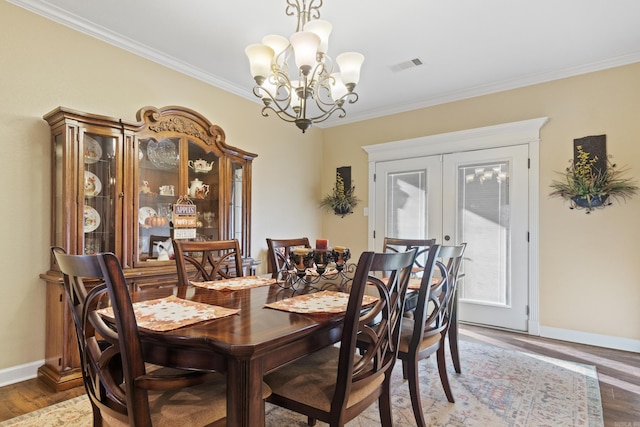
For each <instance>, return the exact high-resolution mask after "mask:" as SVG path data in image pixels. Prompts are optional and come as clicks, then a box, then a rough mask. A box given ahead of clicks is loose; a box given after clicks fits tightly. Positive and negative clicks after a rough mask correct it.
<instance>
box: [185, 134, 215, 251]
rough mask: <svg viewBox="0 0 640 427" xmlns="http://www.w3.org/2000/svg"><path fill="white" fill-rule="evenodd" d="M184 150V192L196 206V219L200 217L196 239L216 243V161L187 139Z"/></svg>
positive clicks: (212, 155)
mask: <svg viewBox="0 0 640 427" xmlns="http://www.w3.org/2000/svg"><path fill="white" fill-rule="evenodd" d="M188 151H189V159H188V170H189V178H188V180H189V183H188V186H187V193H188V195H189V198H190V199H191V200H192V201H193V202H194V203H195V204H196V206H197V212H198V218H201V221H200V222H199V223H198V228H197V230H196V240H200V241H204V240H219V239H220V230H219V227H218V223H219V219H220V206H219V191H218V189H219V185H220V158H219V157H218V156H216V155H215V154H214V153H212V152H210V151H205V150H204V149H203V148H202V146H200V145H199V144H197V143H196V142H195V141H192V140H189V144H188Z"/></svg>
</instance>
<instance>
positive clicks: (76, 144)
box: [38, 106, 257, 390]
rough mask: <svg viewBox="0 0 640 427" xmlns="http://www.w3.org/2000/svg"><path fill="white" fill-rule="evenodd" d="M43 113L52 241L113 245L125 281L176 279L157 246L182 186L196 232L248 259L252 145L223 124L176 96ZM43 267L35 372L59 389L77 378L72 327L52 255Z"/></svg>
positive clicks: (101, 247) (78, 248) (83, 250)
mask: <svg viewBox="0 0 640 427" xmlns="http://www.w3.org/2000/svg"><path fill="white" fill-rule="evenodd" d="M44 120H45V121H47V123H48V124H49V126H50V128H51V141H52V144H51V148H52V151H51V153H52V168H51V170H52V174H53V176H52V178H53V179H52V187H51V203H52V212H53V215H52V218H51V244H52V246H60V247H62V248H64V249H65V250H66V251H67V252H68V253H72V254H91V253H97V252H113V253H114V254H115V255H116V256H117V257H118V259H119V260H120V262H121V264H122V266H123V269H124V271H125V276H126V277H127V280H128V282H129V285H130V286H131V287H132V288H134V287H136V288H137V287H143V286H162V285H167V284H174V283H175V281H176V280H177V276H176V266H175V262H174V261H173V260H172V259H169V260H168V261H167V260H162V258H160V260H159V257H158V254H159V252H161V251H162V249H165V250H167V251H169V250H171V248H170V247H171V245H170V240H168V239H170V238H171V237H172V236H173V231H174V230H173V229H172V228H171V227H170V219H171V207H172V205H173V203H175V202H176V201H177V200H178V198H179V197H181V196H187V197H188V198H189V199H191V200H192V202H193V203H194V204H195V205H196V206H197V212H198V223H197V228H196V240H211V239H214V240H222V239H233V238H237V239H238V240H239V242H240V246H241V249H242V254H243V257H246V258H249V259H250V256H251V246H250V242H251V165H252V161H253V159H254V158H256V157H257V155H256V154H253V153H250V152H247V151H244V150H242V149H240V148H237V147H233V146H230V145H228V144H227V142H226V135H225V132H224V130H223V129H222V128H221V127H220V126H218V125H215V124H212V123H211V122H210V121H209V120H207V119H206V118H205V117H203V116H202V115H201V114H199V113H197V112H195V111H193V110H190V109H188V108H183V107H177V106H168V107H163V108H155V107H143V108H141V109H140V110H139V111H138V112H137V114H136V120H137V122H129V121H125V120H122V119H119V118H113V117H107V116H101V115H97V114H89V113H84V112H80V111H76V110H72V109H69V108H65V107H59V108H56V109H55V110H53V111H51V112H50V113H48V114H46V115H45V116H44ZM203 165H204V166H203ZM156 217H160V218H159V219H157V218H156ZM163 217H165V218H166V219H167V220H164V219H162V218H163ZM149 218H154V219H153V220H151V219H149ZM164 238H166V239H167V241H168V243H166V244H165V243H164V242H165V241H164V240H163V239H164ZM43 250H46V248H43ZM245 264H246V263H245ZM251 264H252V262H251V261H250V262H249V263H248V265H251ZM41 277H42V278H43V279H44V281H45V283H46V286H47V305H46V309H47V314H46V317H47V324H46V345H45V364H44V365H43V366H42V367H40V369H39V370H38V376H39V377H40V378H41V379H42V380H44V381H45V382H46V383H47V384H48V385H50V386H52V387H53V388H55V389H57V390H62V389H66V388H69V387H73V386H75V385H78V384H80V383H81V378H80V371H79V369H78V366H79V358H78V354H77V352H78V351H77V347H76V339H75V335H74V334H75V332H74V328H73V325H72V323H71V317H70V316H69V311H68V307H67V301H66V297H65V294H64V288H63V286H62V280H61V276H60V274H59V272H58V270H57V268H56V266H55V263H54V259H53V257H52V258H51V268H50V270H49V271H47V272H46V273H43V274H42V275H41Z"/></svg>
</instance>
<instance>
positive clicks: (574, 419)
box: [0, 341, 604, 427]
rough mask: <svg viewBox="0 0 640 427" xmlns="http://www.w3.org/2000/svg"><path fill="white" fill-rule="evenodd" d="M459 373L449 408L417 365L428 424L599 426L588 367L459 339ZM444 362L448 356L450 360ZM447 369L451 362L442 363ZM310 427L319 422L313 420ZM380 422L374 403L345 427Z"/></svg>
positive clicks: (53, 412)
mask: <svg viewBox="0 0 640 427" xmlns="http://www.w3.org/2000/svg"><path fill="white" fill-rule="evenodd" d="M460 353H461V357H462V374H456V373H455V371H454V370H453V366H449V380H450V382H451V386H452V389H453V394H454V397H455V399H456V403H449V402H447V399H446V397H445V395H444V392H443V390H442V385H441V384H440V379H439V377H438V372H437V367H436V364H435V358H430V359H427V360H423V361H422V362H420V363H421V367H420V370H421V372H420V377H421V378H422V385H421V393H422V405H423V410H424V411H425V420H426V422H427V425H429V426H451V427H458V426H460V427H462V426H465V427H469V426H482V427H485V426H492V427H495V426H513V427H523V426H531V427H533V426H535V427H539V426H554V427H560V426H591V427H600V426H603V425H604V423H603V419H602V404H601V401H600V389H599V386H598V377H597V373H596V370H595V367H593V366H588V365H581V364H576V363H573V362H566V361H563V360H559V359H553V358H548V357H544V356H539V355H533V354H529V353H524V352H519V351H513V350H504V349H500V348H497V347H493V346H488V345H485V344H477V343H471V342H468V341H461V342H460ZM449 360H450V359H449ZM448 365H451V363H448ZM392 395H393V409H394V413H393V417H394V424H395V425H396V426H398V427H408V426H415V425H416V423H415V420H414V418H413V411H412V410H411V401H410V399H409V391H408V386H407V383H406V382H405V381H403V380H402V369H401V367H400V365H397V366H396V369H394V379H393V392H392ZM266 411H267V417H266V420H267V426H273V427H281V426H301V427H303V426H306V425H307V419H306V417H304V416H300V415H298V414H295V413H293V412H290V411H287V410H284V409H282V408H278V407H275V406H273V405H270V404H268V403H267V408H266ZM91 425H92V422H91V408H90V404H89V402H88V400H87V398H86V397H84V396H81V397H77V398H75V399H71V400H68V401H66V402H62V403H59V404H57V405H53V406H50V407H47V408H44V409H41V410H38V411H35V412H32V413H30V414H26V415H23V416H20V417H17V418H14V419H11V420H7V421H4V422H1V423H0V426H3V427H4V426H16V427H18V426H19V427H47V426H91ZM317 425H319V426H322V425H326V424H324V423H321V422H318V423H317ZM375 425H380V418H379V416H378V409H377V405H374V406H372V407H370V408H369V409H367V411H366V412H365V413H364V414H362V415H361V416H360V417H358V418H356V419H355V420H353V421H351V422H349V423H348V424H347V426H349V427H370V426H375Z"/></svg>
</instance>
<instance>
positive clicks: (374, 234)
mask: <svg viewBox="0 0 640 427" xmlns="http://www.w3.org/2000/svg"><path fill="white" fill-rule="evenodd" d="M373 238H374V239H375V238H376V230H373Z"/></svg>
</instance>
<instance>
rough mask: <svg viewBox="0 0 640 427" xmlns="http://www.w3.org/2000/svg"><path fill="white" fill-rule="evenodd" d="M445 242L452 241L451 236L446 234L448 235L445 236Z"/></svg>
mask: <svg viewBox="0 0 640 427" xmlns="http://www.w3.org/2000/svg"><path fill="white" fill-rule="evenodd" d="M444 240H446V241H447V242H448V241H449V240H451V236H449V235H448V234H446V235H445V236H444Z"/></svg>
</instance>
